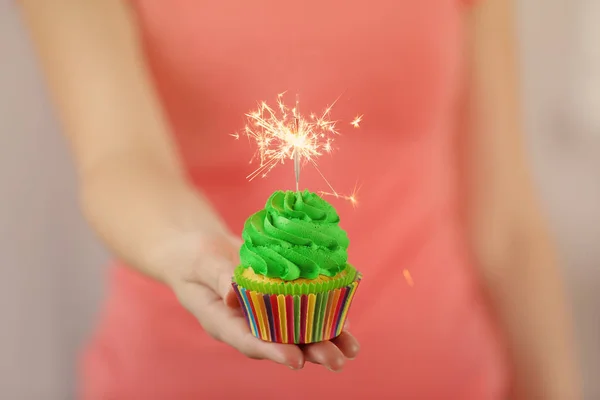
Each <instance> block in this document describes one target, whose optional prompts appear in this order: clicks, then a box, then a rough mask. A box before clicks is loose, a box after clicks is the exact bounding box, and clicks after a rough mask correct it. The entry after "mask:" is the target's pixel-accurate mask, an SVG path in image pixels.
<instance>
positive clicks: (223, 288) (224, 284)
mask: <svg viewBox="0 0 600 400" xmlns="http://www.w3.org/2000/svg"><path fill="white" fill-rule="evenodd" d="M233 270H234V265H233V263H232V262H231V260H230V259H229V258H228V257H225V256H221V255H219V254H214V253H208V254H206V253H205V254H203V255H202V256H201V257H200V259H199V260H198V262H197V263H196V265H195V267H194V271H193V274H192V279H190V281H191V282H195V283H200V284H202V285H204V286H206V287H208V288H209V289H211V290H212V291H213V292H215V293H216V294H218V295H219V297H221V298H222V299H226V298H227V297H228V296H230V294H229V293H230V292H231V291H232V286H231V278H232V277H233Z"/></svg>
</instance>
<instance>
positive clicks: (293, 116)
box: [232, 92, 363, 205]
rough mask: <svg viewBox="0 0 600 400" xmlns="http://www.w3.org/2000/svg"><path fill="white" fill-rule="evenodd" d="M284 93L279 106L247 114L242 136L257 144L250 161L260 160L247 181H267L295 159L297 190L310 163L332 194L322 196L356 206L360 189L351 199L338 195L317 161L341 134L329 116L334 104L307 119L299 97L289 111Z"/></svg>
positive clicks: (356, 121) (262, 105)
mask: <svg viewBox="0 0 600 400" xmlns="http://www.w3.org/2000/svg"><path fill="white" fill-rule="evenodd" d="M284 94H285V92H284V93H280V94H279V95H277V106H276V107H271V106H269V105H268V104H267V103H266V102H264V101H263V102H261V103H260V104H259V106H258V109H257V110H255V111H253V112H250V113H248V114H246V117H247V118H248V124H247V125H246V126H245V128H244V131H243V132H242V135H244V136H246V137H248V139H250V140H253V141H255V142H256V145H257V150H256V153H255V155H254V157H253V158H252V160H250V162H253V161H254V160H256V159H258V161H259V166H258V168H257V169H256V170H254V171H253V172H252V173H251V174H250V175H248V177H247V178H248V179H249V180H253V179H255V178H256V177H263V178H264V177H266V176H267V175H268V173H269V172H270V171H271V170H272V169H273V168H275V166H277V165H278V164H284V163H285V161H286V160H292V161H293V163H294V175H295V179H296V190H299V185H300V169H301V166H302V164H305V163H310V164H312V165H313V166H314V167H315V168H316V170H317V171H318V172H319V174H320V175H321V177H322V178H323V180H324V181H325V183H326V184H327V186H329V188H330V190H331V191H330V192H321V194H322V195H330V196H335V197H337V198H342V199H345V200H349V201H350V202H351V203H352V204H353V205H356V204H357V200H356V194H357V190H356V189H355V191H354V192H353V193H352V194H351V195H349V196H347V195H342V194H339V193H338V192H337V191H336V190H335V189H334V188H333V187H332V186H331V184H330V183H329V181H328V180H327V179H326V178H325V176H324V175H323V174H322V173H321V171H320V170H319V168H318V165H317V162H316V159H317V158H318V157H319V156H321V155H323V154H325V153H331V152H332V150H333V147H332V144H333V141H334V137H335V136H336V135H339V132H338V131H337V129H336V123H337V121H334V120H332V119H331V117H330V114H331V109H332V108H333V106H334V105H335V102H333V104H332V105H330V106H328V107H327V108H326V109H325V110H324V111H323V113H322V114H320V115H316V114H310V117H309V118H305V117H303V116H302V115H301V114H300V111H299V100H298V96H296V104H295V106H294V107H293V108H291V109H290V108H289V107H288V106H287V105H286V104H285V103H284V101H283V96H284ZM336 101H337V100H336ZM362 117H363V116H362V115H360V116H357V117H356V118H355V119H354V120H353V121H352V122H351V123H350V125H352V126H353V127H355V128H358V127H359V124H360V122H361V121H362ZM232 136H233V137H234V138H236V139H239V137H240V134H239V133H234V134H233V135H232Z"/></svg>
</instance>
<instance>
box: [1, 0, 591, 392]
mask: <svg viewBox="0 0 600 400" xmlns="http://www.w3.org/2000/svg"><path fill="white" fill-rule="evenodd" d="M518 3H520V5H519V12H520V15H519V19H520V21H519V23H520V26H519V29H520V31H519V39H520V44H521V52H522V55H521V60H522V71H523V85H524V106H525V115H526V121H525V122H526V128H527V129H526V131H527V134H528V144H529V150H530V154H531V160H532V163H533V169H534V173H535V177H536V180H537V183H538V188H539V191H540V193H541V195H542V198H543V200H544V207H546V211H547V214H548V215H549V217H550V218H551V223H552V227H553V229H554V232H555V234H556V237H557V238H558V242H559V245H560V250H561V254H562V256H563V261H564V262H563V268H564V270H563V272H564V276H565V279H566V282H567V285H568V289H569V293H570V296H571V299H572V301H573V303H574V306H575V307H574V308H575V309H574V314H575V321H576V328H577V338H578V344H579V347H580V356H581V360H582V363H583V369H584V378H585V392H586V399H589V400H594V399H600V379H596V377H597V375H598V374H599V373H600V307H599V305H600V46H598V40H599V39H600V23H599V22H598V21H600V1H599V0H522V1H519V2H518ZM0 148H1V149H2V152H1V155H0V199H1V200H0V268H1V272H2V273H1V274H0V316H1V317H2V319H1V321H2V322H1V325H0V399H7V400H13V399H14V400H38V399H44V400H65V399H69V398H72V397H73V385H74V380H75V375H74V371H75V368H74V366H75V357H76V351H77V348H78V347H79V346H80V344H81V342H82V340H83V338H84V337H85V334H86V332H88V331H89V329H90V328H91V324H92V321H93V317H94V315H95V312H96V308H97V305H98V302H99V300H100V299H101V296H102V286H101V282H102V278H103V277H102V268H103V265H104V264H105V262H106V261H107V258H108V257H107V255H106V254H105V253H104V252H103V250H102V248H101V247H100V246H99V244H98V243H97V241H96V240H95V239H94V237H93V236H92V235H91V234H90V233H89V231H88V229H87V228H86V226H85V224H84V222H83V220H82V218H81V216H80V214H79V211H78V207H77V199H76V189H75V180H74V175H73V171H72V168H71V164H70V159H69V156H68V153H67V149H66V148H65V146H64V144H63V141H62V140H61V137H60V134H59V127H58V125H57V122H56V120H55V118H54V117H53V115H52V111H51V109H50V107H49V104H48V100H47V97H46V93H45V91H44V88H43V84H42V80H41V77H40V74H39V71H38V69H37V67H36V64H35V60H34V56H33V53H32V50H31V48H30V46H29V44H28V41H27V37H26V34H25V32H24V29H23V27H22V26H21V24H20V21H19V15H18V9H17V7H16V6H15V4H14V2H12V1H9V0H2V1H0ZM33 249H35V251H33ZM565 400H568V399H565Z"/></svg>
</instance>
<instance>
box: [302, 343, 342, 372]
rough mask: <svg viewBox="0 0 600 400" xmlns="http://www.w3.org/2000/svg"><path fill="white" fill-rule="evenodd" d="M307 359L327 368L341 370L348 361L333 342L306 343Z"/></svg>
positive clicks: (335, 370) (305, 355) (305, 353)
mask: <svg viewBox="0 0 600 400" xmlns="http://www.w3.org/2000/svg"><path fill="white" fill-rule="evenodd" d="M304 357H305V358H306V361H309V362H312V363H314V364H321V365H322V366H324V367H325V368H327V369H329V370H331V371H334V372H339V371H341V370H342V368H343V367H344V363H345V362H346V360H345V357H344V354H343V353H342V351H341V350H340V349H339V348H338V347H337V346H336V345H335V344H333V343H332V342H329V341H326V342H319V343H313V344H309V345H306V347H305V348H304Z"/></svg>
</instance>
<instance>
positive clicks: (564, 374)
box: [466, 0, 581, 400]
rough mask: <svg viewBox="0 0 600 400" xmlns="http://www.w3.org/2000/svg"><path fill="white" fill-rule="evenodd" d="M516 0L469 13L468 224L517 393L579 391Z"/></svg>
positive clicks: (556, 395) (526, 399)
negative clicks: (539, 184) (532, 149)
mask: <svg viewBox="0 0 600 400" xmlns="http://www.w3.org/2000/svg"><path fill="white" fill-rule="evenodd" d="M512 3H513V2H512V1H507V0H485V1H482V2H481V3H480V4H479V5H478V6H476V7H475V8H474V9H473V11H472V14H471V15H470V16H469V21H468V24H469V27H468V29H469V32H468V36H469V38H470V43H469V47H468V49H469V52H470V56H471V57H470V60H471V68H470V75H469V77H470V85H469V87H470V102H469V106H470V110H471V111H472V112H471V113H470V115H471V118H470V121H469V122H470V129H469V132H470V136H469V140H468V141H467V143H468V146H469V147H468V149H467V153H466V154H468V155H469V158H468V160H467V162H468V168H467V170H466V172H467V177H468V182H469V189H470V190H469V191H468V193H469V197H468V200H469V201H468V212H467V214H468V217H469V222H470V224H469V227H470V234H471V238H472V244H473V249H474V253H475V254H474V255H475V257H476V259H477V261H478V262H479V265H480V267H481V273H482V276H483V281H484V283H485V284H486V285H487V289H488V290H487V292H488V294H489V298H490V301H491V303H492V306H493V307H494V310H495V311H496V313H497V317H498V319H499V322H500V325H501V326H502V327H503V329H504V334H505V338H506V339H507V345H508V350H509V354H510V360H511V361H512V372H513V373H514V375H513V382H512V384H513V386H512V388H513V397H514V398H515V399H523V400H532V399H544V400H565V399H569V400H571V399H573V400H575V399H579V398H581V393H580V386H579V385H580V382H579V380H578V379H579V377H578V371H577V368H576V363H575V361H574V351H573V346H572V337H571V323H570V321H569V318H568V315H569V313H568V311H567V308H566V307H565V296H564V294H563V287H562V284H561V279H560V277H559V272H558V269H557V262H556V256H555V252H554V248H553V245H552V241H551V238H550V236H549V234H548V231H547V228H546V225H545V222H544V219H543V217H542V215H541V213H540V205H539V203H538V199H537V198H536V195H535V193H534V186H533V183H532V179H531V177H530V175H529V166H528V164H527V161H526V156H525V145H524V140H523V135H522V132H521V124H520V122H521V121H520V119H521V117H520V115H519V112H520V105H519V104H518V99H519V97H520V93H519V92H518V73H517V62H516V53H517V49H516V46H515V28H516V27H515V24H514V9H513V4H512Z"/></svg>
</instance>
